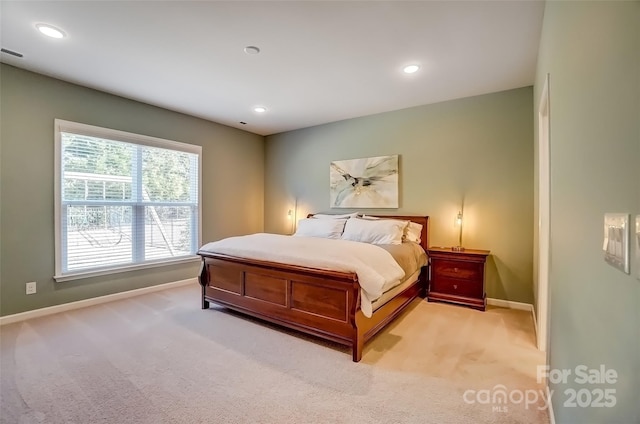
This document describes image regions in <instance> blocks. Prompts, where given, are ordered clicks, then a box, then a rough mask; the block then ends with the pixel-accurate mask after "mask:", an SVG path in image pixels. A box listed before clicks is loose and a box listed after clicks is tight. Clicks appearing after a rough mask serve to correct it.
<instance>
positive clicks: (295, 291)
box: [199, 216, 429, 362]
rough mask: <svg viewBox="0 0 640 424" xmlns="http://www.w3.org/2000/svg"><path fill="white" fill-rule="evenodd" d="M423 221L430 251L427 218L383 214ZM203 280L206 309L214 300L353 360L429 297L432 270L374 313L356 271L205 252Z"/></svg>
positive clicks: (424, 238) (425, 244)
mask: <svg viewBox="0 0 640 424" xmlns="http://www.w3.org/2000/svg"><path fill="white" fill-rule="evenodd" d="M381 217H383V218H395V219H404V220H410V221H413V222H416V223H418V224H421V225H422V235H421V245H422V247H423V248H424V249H425V252H426V250H427V247H428V246H429V239H428V234H429V232H428V227H429V217H428V216H381ZM200 256H202V265H201V267H200V275H199V281H200V285H201V286H202V309H208V308H209V302H215V303H217V304H220V305H222V306H226V307H228V308H230V309H233V310H236V311H239V312H242V313H245V314H247V315H251V316H254V317H257V318H260V319H263V320H266V321H269V322H272V323H276V324H279V325H282V326H285V327H288V328H292V329H295V330H299V331H302V332H305V333H308V334H312V335H315V336H318V337H321V338H324V339H328V340H332V341H334V342H337V343H340V344H343V345H346V346H350V347H351V348H352V350H353V361H354V362H358V361H360V359H361V358H362V350H363V346H364V343H365V342H366V341H367V340H369V339H371V338H372V337H373V336H374V335H375V334H376V333H377V332H378V331H380V330H381V329H382V328H384V327H385V326H386V325H387V324H388V323H390V322H391V321H392V320H393V319H394V318H396V317H397V316H398V315H400V313H401V312H402V311H403V310H404V309H405V308H406V307H407V306H408V305H409V304H410V303H411V301H412V300H414V299H415V298H416V297H418V296H421V297H424V296H425V295H426V288H427V278H428V269H427V266H425V267H423V269H422V272H421V274H420V277H419V278H418V280H417V281H416V283H414V284H412V285H411V286H409V287H408V288H406V289H405V290H404V291H402V292H401V293H399V294H398V295H396V296H395V297H394V298H392V299H391V300H389V301H388V302H387V303H385V304H384V305H383V306H381V307H380V308H378V309H377V310H376V311H374V313H373V315H372V316H371V318H367V317H365V316H364V314H363V313H362V311H361V310H360V284H359V283H358V277H357V275H356V274H355V273H348V272H338V271H326V270H320V269H313V268H306V267H301V266H296V265H287V264H282V263H275V262H267V261H259V260H252V259H244V258H237V257H232V256H226V255H220V254H214V253H206V254H202V253H201V254H200Z"/></svg>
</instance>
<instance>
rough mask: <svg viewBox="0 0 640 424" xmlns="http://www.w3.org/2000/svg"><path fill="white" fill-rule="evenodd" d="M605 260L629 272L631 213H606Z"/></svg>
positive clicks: (603, 248) (603, 246) (603, 247)
mask: <svg viewBox="0 0 640 424" xmlns="http://www.w3.org/2000/svg"><path fill="white" fill-rule="evenodd" d="M602 250H603V251H604V260H605V261H606V262H607V263H608V264H609V265H611V266H613V267H614V268H617V269H619V270H620V271H622V272H625V273H627V274H629V214H625V213H606V214H605V215H604V242H603V245H602Z"/></svg>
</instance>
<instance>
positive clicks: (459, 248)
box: [451, 211, 464, 252]
mask: <svg viewBox="0 0 640 424" xmlns="http://www.w3.org/2000/svg"><path fill="white" fill-rule="evenodd" d="M454 225H455V227H458V228H459V234H458V245H457V246H455V247H452V248H451V250H454V251H456V252H462V251H464V247H462V211H458V215H457V216H456V219H455V222H454Z"/></svg>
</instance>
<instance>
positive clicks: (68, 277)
mask: <svg viewBox="0 0 640 424" xmlns="http://www.w3.org/2000/svg"><path fill="white" fill-rule="evenodd" d="M200 259H201V258H200V256H197V255H193V256H185V257H182V258H180V259H172V260H169V261H160V262H147V263H144V264H136V265H125V266H119V267H117V268H108V269H97V270H92V271H77V272H70V273H67V274H64V275H54V276H53V279H54V280H56V282H57V283H62V282H65V281H73V280H81V279H84V278H91V277H100V276H103V275H111V274H121V273H123V272H129V271H137V270H140V269H149V268H159V267H163V266H168V265H179V264H184V263H189V262H197V261H200Z"/></svg>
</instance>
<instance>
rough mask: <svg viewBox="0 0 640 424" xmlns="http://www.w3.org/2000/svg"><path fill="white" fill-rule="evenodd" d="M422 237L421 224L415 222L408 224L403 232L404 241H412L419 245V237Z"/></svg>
mask: <svg viewBox="0 0 640 424" xmlns="http://www.w3.org/2000/svg"><path fill="white" fill-rule="evenodd" d="M421 235H422V224H418V223H416V222H409V225H407V228H406V229H405V230H404V239H405V240H406V241H412V242H414V243H418V244H420V236H421Z"/></svg>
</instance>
